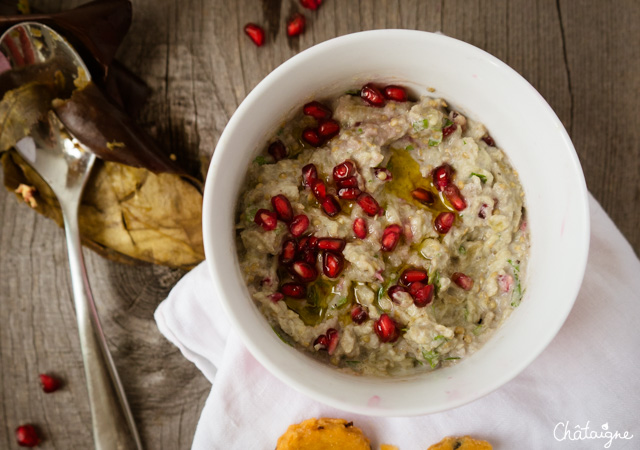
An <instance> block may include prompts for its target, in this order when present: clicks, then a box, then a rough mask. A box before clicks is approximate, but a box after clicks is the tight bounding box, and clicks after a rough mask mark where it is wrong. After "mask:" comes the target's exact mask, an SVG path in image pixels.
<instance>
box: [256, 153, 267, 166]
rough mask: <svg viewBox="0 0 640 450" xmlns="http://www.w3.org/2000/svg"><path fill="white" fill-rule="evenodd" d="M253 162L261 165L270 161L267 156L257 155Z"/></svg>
mask: <svg viewBox="0 0 640 450" xmlns="http://www.w3.org/2000/svg"><path fill="white" fill-rule="evenodd" d="M253 162H255V163H257V164H258V165H259V166H264V165H265V164H267V163H269V161H267V158H265V157H264V156H262V155H259V156H256V159H254V160H253Z"/></svg>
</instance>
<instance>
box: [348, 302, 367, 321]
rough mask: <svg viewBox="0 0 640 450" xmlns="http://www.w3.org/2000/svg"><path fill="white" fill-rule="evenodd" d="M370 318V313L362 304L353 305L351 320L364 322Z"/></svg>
mask: <svg viewBox="0 0 640 450" xmlns="http://www.w3.org/2000/svg"><path fill="white" fill-rule="evenodd" d="M368 318H369V314H368V313H367V312H366V311H365V310H364V308H363V307H362V306H360V305H353V308H351V320H353V321H354V322H355V323H357V324H361V323H363V322H364V321H365V320H367V319H368Z"/></svg>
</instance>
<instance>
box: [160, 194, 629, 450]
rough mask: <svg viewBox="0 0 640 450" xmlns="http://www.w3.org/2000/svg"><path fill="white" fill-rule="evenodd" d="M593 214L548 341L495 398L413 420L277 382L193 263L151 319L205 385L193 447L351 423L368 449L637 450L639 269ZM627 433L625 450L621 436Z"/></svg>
mask: <svg viewBox="0 0 640 450" xmlns="http://www.w3.org/2000/svg"><path fill="white" fill-rule="evenodd" d="M590 207H591V250H590V252H589V261H588V264H587V272H586V275H585V280H584V283H583V286H582V289H581V290H580V294H579V296H578V299H577V301H576V303H575V306H574V308H573V310H572V312H571V314H570V315H569V318H568V319H567V321H566V323H565V324H564V326H563V328H562V329H561V330H560V332H559V333H558V335H557V336H556V338H555V339H554V340H553V342H551V344H550V345H549V346H548V347H547V349H546V350H545V351H544V352H543V353H542V354H541V355H540V357H538V358H537V359H536V360H535V361H534V362H533V363H532V364H531V365H530V366H529V367H528V368H527V369H525V370H524V371H523V372H522V373H521V374H520V375H519V376H517V377H516V378H515V379H514V380H512V381H511V382H509V383H508V384H506V385H505V386H503V387H502V388H500V389H498V390H497V391H495V392H493V393H491V394H489V395H487V396H486V397H484V398H481V399H479V400H477V401H475V402H472V403H470V404H467V405H465V406H462V407H459V408H457V409H454V410H451V411H447V412H443V413H439V414H432V415H427V416H421V417H409V418H407V417H394V418H372V417H366V416H358V415H356V414H350V413H347V412H344V411H340V410H336V409H334V408H331V407H328V406H325V405H323V404H321V403H318V402H316V401H314V400H312V399H310V398H308V397H306V396H305V395H303V394H300V393H298V392H297V391H294V390H293V389H291V388H289V387H288V386H286V385H285V384H283V383H282V382H280V381H279V380H278V379H276V378H275V377H274V376H272V375H271V374H270V373H269V372H268V371H267V370H266V369H265V368H263V367H262V366H261V365H260V364H259V363H258V362H257V361H256V360H255V359H254V358H253V357H252V356H251V355H250V354H249V352H248V351H247V350H246V348H245V347H244V346H243V344H242V343H241V342H240V340H239V338H238V336H237V335H236V334H235V333H234V332H233V330H230V326H229V323H228V319H227V317H225V315H224V313H222V312H221V307H220V306H219V305H218V300H217V299H216V298H213V297H212V296H211V295H210V292H211V289H210V285H211V284H210V283H211V281H210V278H209V274H208V270H207V267H206V265H205V264H204V263H203V264H201V265H200V266H198V267H197V268H196V269H194V270H193V271H191V272H190V273H189V274H187V275H186V276H185V277H184V278H183V279H182V280H181V281H180V282H179V283H178V284H177V285H176V286H175V287H174V289H173V290H172V291H171V293H170V294H169V297H168V298H167V299H166V300H165V301H164V302H162V303H161V304H160V306H159V307H158V309H157V311H156V313H155V319H156V321H157V323H158V328H159V329H160V331H161V332H162V333H163V334H164V335H165V336H166V337H167V338H168V339H169V340H170V341H171V342H173V343H174V344H175V345H176V346H177V347H178V348H179V349H180V350H181V351H182V353H183V354H184V356H185V357H186V358H187V359H189V360H190V361H192V362H193V363H194V364H195V365H196V366H197V367H198V368H199V369H200V370H201V371H202V372H203V373H204V375H205V376H206V377H207V378H208V379H209V380H210V381H211V383H212V384H213V386H212V389H211V393H210V395H209V398H208V399H207V402H206V404H205V407H204V410H203V411H202V416H201V418H200V422H199V423H198V427H197V430H196V434H195V437H194V441H193V448H194V449H197V450H201V449H273V448H275V444H276V441H277V439H278V437H279V436H280V435H281V434H282V433H284V432H285V430H286V429H287V427H288V426H289V425H290V424H293V423H297V422H300V421H302V420H305V419H308V418H311V417H339V418H345V419H348V420H353V421H354V422H355V425H356V426H358V427H360V428H362V430H363V431H364V432H365V434H366V435H367V436H368V437H369V438H370V439H371V442H372V448H373V449H378V448H379V445H380V444H382V443H386V444H393V445H396V446H398V447H399V448H400V450H413V449H415V450H418V449H421V450H425V449H426V448H427V447H429V445H431V444H433V443H435V442H438V441H439V440H441V439H442V438H443V437H444V436H448V435H465V434H470V435H473V436H477V437H480V438H483V439H487V440H489V441H490V442H491V443H493V445H494V447H495V448H497V449H600V448H611V449H638V448H640V424H639V421H638V418H639V417H640V359H639V358H638V355H639V354H640V332H639V331H638V328H639V326H638V323H637V321H639V320H640V261H639V260H638V258H637V257H636V256H635V254H634V252H633V249H632V248H631V246H630V245H629V243H628V242H627V241H626V240H625V239H624V237H623V236H622V234H621V233H620V232H619V231H618V229H617V228H616V226H615V225H614V224H613V222H612V221H611V219H609V217H608V216H607V215H606V213H605V212H604V211H603V209H602V208H601V207H600V205H599V204H598V203H597V202H596V201H595V200H594V199H593V197H591V199H590ZM567 264H571V261H567ZM616 432H617V437H616ZM625 432H626V433H627V434H626V437H627V439H624V438H622V437H620V436H625ZM630 436H633V437H631V438H630Z"/></svg>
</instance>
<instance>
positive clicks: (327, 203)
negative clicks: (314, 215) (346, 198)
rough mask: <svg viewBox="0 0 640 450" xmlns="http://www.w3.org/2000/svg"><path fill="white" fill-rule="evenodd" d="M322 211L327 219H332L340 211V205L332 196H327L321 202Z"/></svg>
mask: <svg viewBox="0 0 640 450" xmlns="http://www.w3.org/2000/svg"><path fill="white" fill-rule="evenodd" d="M321 206H322V210H323V211H324V212H325V214H326V215H327V216H329V217H333V216H335V215H337V214H338V213H340V211H342V208H340V203H338V200H337V199H336V198H335V197H334V196H333V195H327V197H326V198H325V199H324V200H322V205H321Z"/></svg>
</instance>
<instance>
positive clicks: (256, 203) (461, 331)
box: [236, 83, 529, 376]
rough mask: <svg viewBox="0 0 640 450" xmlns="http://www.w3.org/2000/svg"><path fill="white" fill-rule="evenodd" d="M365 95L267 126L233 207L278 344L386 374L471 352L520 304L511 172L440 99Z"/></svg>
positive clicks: (521, 262)
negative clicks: (277, 125) (269, 136)
mask: <svg viewBox="0 0 640 450" xmlns="http://www.w3.org/2000/svg"><path fill="white" fill-rule="evenodd" d="M408 97H409V94H408V93H407V91H406V90H405V89H404V88H403V87H401V86H393V85H391V86H384V87H382V86H376V85H375V84H371V83H370V84H367V85H365V86H363V87H362V88H361V89H360V90H359V91H353V92H349V93H346V94H344V95H342V96H340V97H338V98H335V99H323V100H322V102H318V101H312V102H309V103H307V104H306V105H304V107H303V108H302V111H300V113H299V114H298V115H296V116H295V117H293V118H291V119H290V120H287V121H285V123H283V124H282V126H281V127H280V128H279V129H278V130H274V134H273V136H272V139H271V140H270V141H269V142H267V143H266V145H265V147H266V148H265V151H264V152H263V153H261V154H260V155H259V156H258V157H257V158H256V159H255V161H254V162H253V163H252V164H251V166H250V167H249V170H248V173H247V178H246V182H245V184H244V187H243V189H242V192H241V194H240V198H239V201H238V213H237V218H236V229H237V249H238V256H239V261H240V266H241V270H242V272H243V274H244V277H245V280H246V283H247V286H248V289H249V293H250V295H251V297H252V298H253V299H254V301H255V302H256V304H257V306H258V308H259V309H260V310H261V311H262V313H263V314H264V315H265V316H266V319H267V320H268V321H269V323H270V324H271V326H272V328H273V329H274V331H275V332H276V333H277V334H278V335H279V336H280V338H281V339H282V340H284V341H285V342H287V343H289V344H290V345H293V346H295V347H298V348H299V349H301V350H302V351H305V352H307V353H309V354H311V355H314V356H315V357H317V358H320V359H322V360H324V361H327V362H328V363H330V364H333V365H335V366H337V367H339V368H341V369H342V370H345V371H349V372H356V373H360V374H367V375H379V376H389V375H391V376H395V375H407V374H412V373H415V372H417V371H428V370H433V369H436V368H438V367H441V366H447V365H450V364H453V363H455V362H457V361H458V360H460V359H461V358H465V357H466V356H468V355H470V354H471V353H473V352H474V351H475V350H477V349H478V348H479V347H480V346H482V344H483V343H484V342H485V341H486V340H487V339H488V338H489V337H490V336H491V334H492V333H493V332H494V331H495V330H496V329H497V328H498V327H499V326H500V325H501V324H502V323H503V321H504V320H505V319H506V318H507V317H508V316H509V314H510V313H511V311H512V310H513V309H514V308H516V307H517V306H518V305H519V303H520V301H521V298H522V296H523V292H524V286H523V279H524V274H525V271H526V265H527V255H528V246H529V239H528V230H527V223H526V217H525V201H524V200H525V199H524V192H523V189H522V186H521V184H520V182H519V180H518V175H517V172H516V171H515V170H514V168H513V167H511V165H510V164H509V161H508V159H507V157H506V156H505V154H504V153H503V152H502V150H500V149H499V148H498V147H496V144H495V142H494V141H493V139H492V138H491V136H490V135H489V134H488V132H487V130H486V129H485V127H484V125H482V124H481V123H478V122H476V121H474V120H471V119H470V118H466V117H464V116H463V115H462V114H460V113H458V112H456V111H453V110H450V109H449V107H448V105H447V103H446V102H445V101H444V100H441V99H437V98H430V97H423V98H421V99H419V100H417V101H412V100H411V99H410V98H408Z"/></svg>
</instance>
